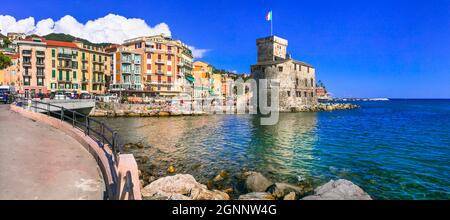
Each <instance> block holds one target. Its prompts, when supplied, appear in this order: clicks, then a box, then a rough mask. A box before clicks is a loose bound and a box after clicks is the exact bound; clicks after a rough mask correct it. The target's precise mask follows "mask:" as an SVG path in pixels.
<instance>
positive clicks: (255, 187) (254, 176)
mask: <svg viewBox="0 0 450 220" xmlns="http://www.w3.org/2000/svg"><path fill="white" fill-rule="evenodd" d="M244 176H245V177H246V180H245V185H246V187H247V190H248V191H249V192H265V191H266V190H267V188H269V186H271V185H272V184H273V183H272V182H270V180H268V179H267V178H266V177H264V176H263V175H262V174H261V173H258V172H245V173H244Z"/></svg>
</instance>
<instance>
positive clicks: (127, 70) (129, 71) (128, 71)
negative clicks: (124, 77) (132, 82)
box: [122, 69, 131, 74]
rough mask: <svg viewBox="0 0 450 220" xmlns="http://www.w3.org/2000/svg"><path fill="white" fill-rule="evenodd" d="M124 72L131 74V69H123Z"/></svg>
mask: <svg viewBox="0 0 450 220" xmlns="http://www.w3.org/2000/svg"><path fill="white" fill-rule="evenodd" d="M122 74H131V70H130V69H122Z"/></svg>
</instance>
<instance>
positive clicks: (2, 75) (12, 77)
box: [0, 54, 20, 86]
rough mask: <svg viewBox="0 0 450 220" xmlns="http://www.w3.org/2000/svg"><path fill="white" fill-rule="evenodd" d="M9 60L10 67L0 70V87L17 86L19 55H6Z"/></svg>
mask: <svg viewBox="0 0 450 220" xmlns="http://www.w3.org/2000/svg"><path fill="white" fill-rule="evenodd" d="M7 56H8V57H9V58H10V59H11V66H8V67H7V68H5V69H3V70H0V86H16V85H18V84H19V79H20V78H19V77H18V72H19V66H18V63H19V55H18V54H14V55H7Z"/></svg>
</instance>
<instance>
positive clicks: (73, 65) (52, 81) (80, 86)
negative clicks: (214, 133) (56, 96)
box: [45, 40, 111, 94]
mask: <svg viewBox="0 0 450 220" xmlns="http://www.w3.org/2000/svg"><path fill="white" fill-rule="evenodd" d="M45 42H46V43H47V54H49V55H48V56H46V57H47V58H46V59H47V63H48V64H49V66H50V68H49V69H50V71H49V72H50V74H48V75H47V76H48V82H49V83H48V90H50V91H51V92H56V91H58V90H59V91H65V92H74V93H78V94H80V93H82V92H87V93H90V94H104V93H105V92H106V89H107V87H106V86H105V85H106V81H107V79H109V76H110V68H111V67H110V65H111V64H110V60H111V59H110V55H109V54H108V53H106V52H105V51H104V50H103V49H102V48H99V47H94V46H90V45H84V44H83V43H82V42H78V41H74V42H61V41H51V40H45Z"/></svg>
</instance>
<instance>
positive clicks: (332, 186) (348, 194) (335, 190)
mask: <svg viewBox="0 0 450 220" xmlns="http://www.w3.org/2000/svg"><path fill="white" fill-rule="evenodd" d="M303 200H372V198H371V197H370V196H369V195H368V194H367V193H366V192H364V191H363V190H362V189H361V188H360V187H359V186H357V185H355V184H353V183H352V182H350V181H348V180H344V179H340V180H336V181H333V180H331V181H330V182H328V183H326V184H324V185H322V186H319V187H317V188H316V189H315V190H314V195H312V196H307V197H305V198H303Z"/></svg>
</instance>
